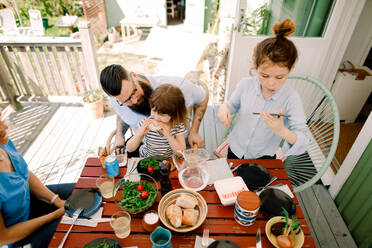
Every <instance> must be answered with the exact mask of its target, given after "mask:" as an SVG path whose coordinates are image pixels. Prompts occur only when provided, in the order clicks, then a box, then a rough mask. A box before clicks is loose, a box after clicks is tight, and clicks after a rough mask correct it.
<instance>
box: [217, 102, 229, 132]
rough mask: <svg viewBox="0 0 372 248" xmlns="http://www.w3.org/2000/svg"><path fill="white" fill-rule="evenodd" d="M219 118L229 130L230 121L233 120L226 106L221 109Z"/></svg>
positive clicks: (218, 114)
mask: <svg viewBox="0 0 372 248" xmlns="http://www.w3.org/2000/svg"><path fill="white" fill-rule="evenodd" d="M217 118H218V119H219V120H220V122H221V123H222V124H223V125H224V126H225V127H226V128H229V126H230V120H231V114H230V110H229V108H228V107H227V105H226V104H222V105H221V106H220V108H219V109H218V113H217Z"/></svg>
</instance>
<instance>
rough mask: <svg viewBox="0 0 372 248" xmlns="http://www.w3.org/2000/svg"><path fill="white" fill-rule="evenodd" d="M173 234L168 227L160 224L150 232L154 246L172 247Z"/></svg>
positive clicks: (154, 247) (160, 247)
mask: <svg viewBox="0 0 372 248" xmlns="http://www.w3.org/2000/svg"><path fill="white" fill-rule="evenodd" d="M171 239H172V234H171V232H170V231H169V230H168V229H165V228H163V227H161V226H158V227H157V228H156V229H155V231H153V232H152V233H151V234H150V240H151V242H152V247H153V248H172V243H171Z"/></svg>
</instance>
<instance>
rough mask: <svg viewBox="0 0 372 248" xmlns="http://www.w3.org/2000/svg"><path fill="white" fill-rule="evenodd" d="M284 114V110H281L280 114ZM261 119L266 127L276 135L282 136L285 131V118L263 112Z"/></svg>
mask: <svg viewBox="0 0 372 248" xmlns="http://www.w3.org/2000/svg"><path fill="white" fill-rule="evenodd" d="M283 112H284V108H281V109H280V111H279V114H282V113H283ZM260 115H261V118H262V119H263V121H264V122H265V124H266V126H267V127H268V128H269V129H270V130H271V131H272V132H273V133H275V134H276V135H278V136H282V133H283V131H284V130H285V126H284V122H283V116H280V117H279V118H278V117H274V116H272V115H270V114H268V113H265V112H261V114H260Z"/></svg>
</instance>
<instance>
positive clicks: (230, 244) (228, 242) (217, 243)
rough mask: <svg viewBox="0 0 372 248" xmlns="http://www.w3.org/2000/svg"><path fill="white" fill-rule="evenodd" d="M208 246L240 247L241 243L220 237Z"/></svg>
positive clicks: (211, 247)
mask: <svg viewBox="0 0 372 248" xmlns="http://www.w3.org/2000/svg"><path fill="white" fill-rule="evenodd" d="M208 248H239V245H237V244H236V243H234V242H232V241H231V240H227V239H219V240H215V241H213V242H212V243H211V244H210V245H208Z"/></svg>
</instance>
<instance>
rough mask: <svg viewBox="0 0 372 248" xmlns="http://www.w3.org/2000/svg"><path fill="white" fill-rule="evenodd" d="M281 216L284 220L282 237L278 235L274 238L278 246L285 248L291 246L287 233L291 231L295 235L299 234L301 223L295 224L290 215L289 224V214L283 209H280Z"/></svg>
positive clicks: (294, 218) (294, 219)
mask: <svg viewBox="0 0 372 248" xmlns="http://www.w3.org/2000/svg"><path fill="white" fill-rule="evenodd" d="M282 209H283V211H282V214H283V215H284V218H285V226H284V229H283V233H282V235H279V236H277V237H276V241H277V243H278V246H279V247H281V248H287V247H292V246H293V241H292V239H291V238H290V237H289V233H290V232H291V231H293V232H294V233H295V234H296V235H298V234H300V233H301V229H300V225H301V223H299V222H297V220H296V217H295V216H294V215H292V218H291V223H289V219H290V218H289V214H288V212H287V210H286V209H285V208H282Z"/></svg>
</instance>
